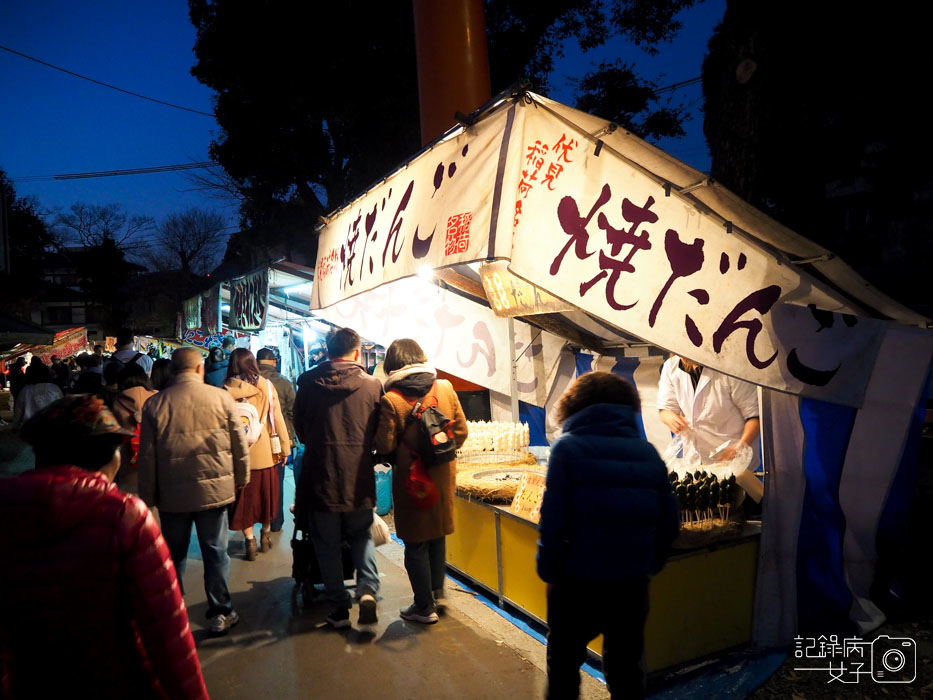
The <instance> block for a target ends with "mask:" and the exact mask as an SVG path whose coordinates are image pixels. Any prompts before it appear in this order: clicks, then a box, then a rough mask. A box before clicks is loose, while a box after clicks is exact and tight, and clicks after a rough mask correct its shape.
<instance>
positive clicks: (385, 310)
mask: <svg viewBox="0 0 933 700" xmlns="http://www.w3.org/2000/svg"><path fill="white" fill-rule="evenodd" d="M316 315H318V316H320V317H321V318H323V319H325V320H327V321H330V322H331V323H333V324H335V325H337V326H349V327H350V328H353V329H355V330H356V331H357V332H358V333H360V335H362V336H364V337H365V338H367V339H368V340H372V341H373V342H376V343H379V344H380V345H383V346H385V347H388V346H389V344H390V343H391V342H392V341H393V340H396V339H398V338H406V337H407V338H412V339H414V340H415V341H417V342H418V344H419V345H420V346H421V347H422V348H423V349H424V351H425V353H427V355H428V358H429V361H430V362H431V364H433V365H434V366H435V367H438V368H439V369H442V370H444V371H445V372H449V373H451V374H453V375H456V376H458V377H461V378H463V379H465V380H467V381H470V382H473V383H474V384H479V385H480V386H484V387H487V388H488V389H491V390H493V391H496V392H499V393H502V394H510V393H511V389H510V371H509V362H510V357H509V330H508V321H507V320H506V319H504V318H499V317H498V316H496V315H495V314H494V313H493V312H492V310H491V309H490V308H488V307H486V306H483V305H482V304H477V303H476V302H473V301H470V300H469V299H465V298H463V297H461V296H459V295H457V294H454V293H452V292H448V291H444V290H442V289H440V288H439V287H437V286H436V285H433V284H429V283H427V282H424V281H422V280H420V279H418V278H417V277H414V278H409V279H404V280H398V281H396V282H393V283H391V284H386V285H383V286H382V287H380V288H379V289H374V290H372V291H369V292H365V293H363V294H359V295H356V296H354V297H352V298H350V299H347V300H345V301H342V302H340V303H339V304H335V305H333V306H329V307H327V308H326V309H322V310H320V311H318V312H316ZM515 343H516V347H515V356H516V358H517V363H516V366H517V387H518V396H519V398H520V399H521V400H522V401H525V402H527V403H531V404H534V405H535V406H544V405H545V403H546V401H547V397H548V393H549V391H550V388H551V386H552V384H553V383H554V381H555V379H556V378H557V366H558V363H559V361H560V351H561V348H562V347H563V346H564V341H563V339H561V338H560V337H558V336H556V335H554V334H552V333H548V332H547V331H542V330H540V329H538V328H534V327H532V326H530V325H529V324H527V323H524V322H522V321H516V322H515Z"/></svg>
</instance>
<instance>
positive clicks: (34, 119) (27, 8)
mask: <svg viewBox="0 0 933 700" xmlns="http://www.w3.org/2000/svg"><path fill="white" fill-rule="evenodd" d="M724 8H725V1H724V0H708V1H707V2H705V3H702V4H701V5H700V6H699V7H698V8H694V9H692V10H690V11H688V12H685V13H683V15H682V17H681V19H682V21H683V23H684V29H683V30H682V32H681V34H680V36H679V37H678V38H677V39H676V40H675V41H674V42H673V43H672V44H670V45H667V46H664V47H662V48H661V51H660V55H658V56H656V57H649V56H647V55H646V54H645V53H644V52H642V51H641V50H638V49H633V48H631V47H628V46H626V45H624V44H623V43H622V42H615V43H614V44H613V45H611V46H606V47H603V48H602V49H600V50H599V51H598V52H590V53H589V54H587V55H585V56H580V55H579V51H578V50H574V49H573V48H569V49H568V51H567V58H566V59H565V60H564V61H563V62H561V63H560V64H558V72H557V74H556V75H554V76H553V78H552V85H553V90H552V91H551V94H550V95H548V96H549V97H552V98H554V99H557V100H560V101H563V102H568V101H570V100H571V99H572V95H573V90H572V87H571V86H569V85H568V82H567V80H566V75H567V74H568V73H579V72H581V71H580V68H581V66H585V65H586V64H587V63H588V62H589V61H590V60H595V61H598V60H613V59H614V58H615V57H617V56H621V57H622V58H623V59H624V60H626V61H635V62H637V65H638V66H639V67H640V68H641V69H642V71H643V73H644V76H645V77H646V78H649V79H651V80H654V81H655V82H656V83H657V84H658V85H660V86H665V85H670V84H673V83H677V82H680V81H683V80H689V79H690V78H694V77H697V76H699V75H700V69H701V62H702V59H703V56H704V54H705V51H706V43H707V40H708V39H709V36H710V34H711V33H712V29H713V27H714V26H715V24H716V23H717V22H718V21H719V19H721V17H722V14H723V12H724ZM194 41H195V31H194V27H193V26H192V25H191V23H190V22H189V20H188V9H187V3H186V2H184V1H183V0H163V1H162V2H158V3H146V2H139V1H137V0H131V1H129V2H127V1H123V2H115V1H103V0H96V1H95V0H90V1H88V2H82V3H76V2H73V1H71V2H69V1H66V0H36V1H35V2H28V3H27V2H7V3H0V45H3V46H6V47H8V48H10V49H14V50H16V51H19V52H21V53H24V54H27V55H29V56H32V57H35V58H37V59H40V60H42V61H45V62H47V63H51V64H54V65H56V66H60V67H62V68H65V69H68V70H70V71H73V72H75V73H80V74H82V75H86V76H88V77H91V78H94V79H96V80H99V81H102V82H105V83H110V84H112V85H116V86H118V87H121V88H124V89H126V90H130V91H132V92H136V93H140V94H143V95H146V96H149V97H152V98H155V99H158V100H163V101H166V102H171V103H174V104H177V105H181V106H184V107H188V108H191V109H194V110H199V111H202V112H208V113H210V112H212V111H213V109H212V104H211V92H210V91H209V90H208V89H207V88H206V87H204V86H202V85H201V84H200V83H198V82H197V81H196V80H195V79H194V78H193V77H191V74H190V72H189V71H190V68H191V66H192V64H193V63H194V54H193V51H192V46H193V45H194ZM674 97H675V99H678V100H683V101H684V102H685V103H687V104H689V105H691V107H690V109H689V112H690V114H691V115H692V119H691V120H690V121H688V122H687V123H686V125H685V126H686V128H687V131H688V135H687V137H685V138H683V139H677V140H665V141H664V142H662V143H661V144H660V146H661V147H662V148H664V149H665V150H667V151H668V152H669V153H671V154H672V155H674V156H675V157H677V158H679V159H681V160H683V161H685V162H687V163H689V164H690V165H692V166H694V167H695V168H698V169H700V170H703V171H708V169H709V154H708V151H707V149H706V144H705V141H704V139H703V133H702V127H703V116H702V111H701V110H702V95H701V90H700V86H699V84H694V85H691V86H688V87H686V88H684V89H681V90H678V91H676V92H675V93H674ZM0 105H2V108H0V135H2V136H0V167H2V168H3V169H4V170H5V171H6V173H7V175H8V176H10V177H11V178H13V180H14V185H15V187H16V190H17V193H18V194H19V195H20V196H24V195H31V194H34V195H37V196H38V198H39V203H40V205H41V207H42V208H52V207H62V208H67V207H69V206H71V205H72V204H74V203H76V202H87V203H95V204H107V203H113V202H116V203H120V204H122V205H123V207H124V209H125V210H126V211H127V212H128V213H130V214H140V215H147V216H152V217H155V218H156V219H157V220H160V219H162V218H163V217H165V216H166V215H168V214H171V213H174V212H179V211H182V210H184V209H185V208H187V207H189V206H193V205H197V206H201V207H204V208H208V209H217V210H221V211H222V212H223V213H224V214H225V215H226V216H227V217H228V219H229V222H230V225H231V229H232V228H233V226H234V225H235V223H236V213H235V210H234V209H233V208H232V207H229V206H228V207H226V208H225V209H224V208H223V206H222V205H221V204H220V203H218V202H217V201H216V200H213V199H209V198H207V197H205V195H204V194H203V193H200V192H197V191H186V190H190V188H191V187H192V186H191V184H190V183H189V182H188V181H187V180H186V179H185V177H184V174H183V173H177V172H176V173H161V174H148V175H134V176H123V177H108V178H95V179H84V180H69V181H59V182H56V181H50V180H49V181H40V182H32V181H24V180H21V179H20V178H23V177H30V176H51V175H54V174H61V173H75V172H91V171H103V170H113V169H127V168H144V167H151V166H161V165H172V164H177V163H190V162H195V161H204V160H207V159H208V153H207V150H208V146H209V144H210V140H211V137H212V134H213V133H215V132H216V131H217V124H216V122H215V121H214V119H213V118H212V117H208V116H203V115H200V114H194V113H191V112H186V111H182V110H179V109H173V108H170V107H166V106H163V105H159V104H155V103H152V102H148V101H145V100H142V99H139V98H136V97H132V96H129V95H126V94H123V93H120V92H117V91H115V90H111V89H108V88H105V87H102V86H99V85H95V84H92V83H90V82H87V81H84V80H80V79H78V78H75V77H73V76H70V75H66V74H64V73H61V72H59V71H56V70H54V69H51V68H48V67H45V66H42V65H39V64H37V63H34V62H32V61H29V60H26V59H24V58H22V57H20V56H16V55H13V54H11V53H8V52H6V51H0Z"/></svg>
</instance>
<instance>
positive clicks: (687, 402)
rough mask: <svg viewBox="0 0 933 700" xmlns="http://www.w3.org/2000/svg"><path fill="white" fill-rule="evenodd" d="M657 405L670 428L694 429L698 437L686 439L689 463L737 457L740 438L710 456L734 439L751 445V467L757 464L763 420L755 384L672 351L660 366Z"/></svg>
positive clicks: (674, 431) (673, 430)
mask: <svg viewBox="0 0 933 700" xmlns="http://www.w3.org/2000/svg"><path fill="white" fill-rule="evenodd" d="M657 406H658V417H659V418H660V419H661V422H662V423H664V425H666V426H667V427H668V428H669V429H670V430H671V432H673V433H680V432H682V431H684V430H686V429H692V432H693V440H684V454H683V457H684V460H685V461H686V462H687V464H699V463H703V464H708V463H710V462H711V461H727V460H730V459H732V458H733V457H734V456H735V449H736V445H735V442H733V444H732V445H730V446H729V448H728V449H727V450H726V451H724V452H723V453H721V454H720V455H718V456H717V457H716V458H715V459H714V460H710V459H709V455H710V453H712V452H713V451H714V450H716V449H717V448H718V447H719V446H720V445H722V444H723V443H724V442H726V441H727V440H732V441H737V442H743V443H745V444H746V445H748V446H749V447H751V448H752V461H751V463H750V464H749V465H748V468H749V469H751V470H755V469H757V468H758V465H759V463H760V458H759V447H758V431H759V430H760V428H761V424H760V421H759V418H758V390H757V389H756V387H755V385H754V384H749V383H748V382H743V381H741V380H739V379H735V378H733V377H729V376H727V375H725V374H721V373H720V372H717V371H716V370H713V369H710V368H709V367H703V366H702V365H698V364H696V363H695V362H691V361H690V360H686V359H683V358H681V357H678V356H677V355H673V356H671V357H670V359H668V360H667V361H666V362H665V363H664V365H663V367H662V368H661V380H660V382H659V383H658V402H657Z"/></svg>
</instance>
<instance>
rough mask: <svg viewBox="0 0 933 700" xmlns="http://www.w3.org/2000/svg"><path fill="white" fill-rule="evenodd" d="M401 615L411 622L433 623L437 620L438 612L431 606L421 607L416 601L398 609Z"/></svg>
mask: <svg viewBox="0 0 933 700" xmlns="http://www.w3.org/2000/svg"><path fill="white" fill-rule="evenodd" d="M398 614H399V617H401V618H402V619H403V620H408V621H409V622H420V623H421V624H423V625H433V624H434V623H435V622H437V613H436V612H434V610H433V609H431V608H419V607H416V606H415V604H414V603H412V604H411V605H409V606H408V607H407V608H403V609H402V610H399V611H398Z"/></svg>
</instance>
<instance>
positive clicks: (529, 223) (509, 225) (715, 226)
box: [311, 93, 927, 405]
mask: <svg viewBox="0 0 933 700" xmlns="http://www.w3.org/2000/svg"><path fill="white" fill-rule="evenodd" d="M494 259H504V260H507V261H508V271H509V272H510V273H511V274H512V275H515V276H517V277H518V278H521V279H524V280H526V281H527V282H531V283H532V284H534V285H536V286H537V287H538V288H539V289H541V290H544V291H546V292H548V293H549V294H551V295H553V296H555V297H557V298H558V299H560V300H563V301H564V302H566V303H568V304H570V305H572V307H575V310H573V311H563V312H559V313H557V314H554V313H551V314H547V315H543V316H540V317H537V316H530V317H528V321H529V322H531V323H534V324H536V325H538V326H540V327H542V328H546V329H547V330H549V331H551V332H556V333H559V334H560V335H561V336H562V337H564V338H567V339H570V340H571V341H573V342H579V343H580V344H584V345H587V344H589V345H588V346H589V347H593V348H594V349H596V350H598V351H603V350H605V349H607V348H613V347H618V346H619V345H625V344H631V343H632V342H636V343H637V342H641V343H649V344H651V345H654V346H656V347H659V348H663V349H665V350H668V351H671V352H677V353H679V354H682V355H684V356H686V357H689V358H691V359H693V360H696V361H698V362H701V363H702V364H704V365H707V366H711V367H713V368H715V369H719V370H720V371H723V372H725V373H727V374H731V375H733V376H737V377H740V378H743V379H746V380H748V381H752V382H754V383H757V384H761V385H763V386H768V387H772V388H775V389H778V390H781V391H789V392H791V393H798V394H803V395H808V396H814V397H817V398H823V399H826V400H831V401H835V402H838V403H845V404H849V405H858V404H859V402H860V401H861V397H862V394H863V391H864V386H865V381H866V378H867V376H868V374H869V373H868V372H867V371H866V370H867V368H869V367H870V366H871V365H872V364H873V362H874V358H875V356H876V353H877V349H878V347H879V344H880V342H881V337H882V336H883V335H884V332H885V323H886V322H889V321H896V322H899V323H905V324H911V325H926V324H927V319H926V318H924V317H923V316H921V315H919V314H917V313H915V312H913V311H912V310H910V309H908V308H907V307H905V306H903V305H901V304H899V303H897V302H896V301H894V300H892V299H890V298H888V297H886V296H885V295H883V294H882V293H880V292H878V291H877V290H875V289H873V288H871V287H870V285H868V284H867V283H866V282H865V281H864V280H862V279H861V278H860V277H859V276H858V275H857V274H856V273H855V272H854V271H853V270H852V269H851V268H849V267H848V266H847V265H846V264H845V263H844V262H842V261H841V260H840V259H839V258H837V257H835V256H834V255H833V254H832V253H830V252H829V251H828V250H826V249H824V248H822V247H821V246H818V245H816V244H815V243H813V242H811V241H808V240H807V239H805V238H803V237H802V236H799V235H797V234H795V233H794V232H792V231H790V230H788V229H787V228H786V227H784V226H782V225H780V224H779V223H777V222H776V221H774V220H773V219H771V218H769V217H768V216H766V215H765V214H763V213H761V212H759V211H757V210H756V209H755V208H754V207H751V206H750V205H748V204H747V203H745V202H743V201H742V200H740V199H739V198H737V197H736V196H734V195H733V194H732V193H730V192H728V191H727V190H726V189H724V188H722V187H721V186H719V185H718V184H716V183H713V182H711V181H710V180H709V178H708V177H707V176H706V175H705V174H703V173H701V172H699V171H697V170H695V169H693V168H690V167H689V166H687V165H685V164H683V163H680V162H679V161H677V160H676V159H674V158H672V157H671V156H669V155H667V154H666V153H664V152H663V151H661V150H660V149H658V148H656V147H654V146H652V145H650V144H648V143H646V142H644V141H642V140H641V139H639V138H637V137H635V136H634V135H632V134H630V133H628V132H626V131H625V130H623V129H620V128H617V127H616V126H615V125H614V124H611V123H609V122H607V121H605V120H603V119H600V118H598V117H594V116H592V115H588V114H585V113H583V112H579V111H577V110H574V109H572V108H570V107H567V106H565V105H561V104H559V103H557V102H554V101H552V100H548V99H547V98H544V97H541V96H539V95H535V94H533V93H521V94H516V95H512V96H508V97H503V98H500V99H498V100H495V101H493V103H491V104H490V105H489V106H488V107H487V108H484V109H483V110H480V111H479V112H478V113H477V115H476V120H475V122H474V123H473V124H471V125H470V126H468V127H457V128H455V129H453V130H451V131H450V132H448V133H447V134H445V135H444V136H443V137H442V138H441V139H439V140H438V141H437V142H435V143H434V144H432V145H431V146H430V147H428V148H426V149H425V150H423V151H422V152H420V153H419V154H418V155H416V156H415V157H414V158H413V159H412V160H410V161H409V162H407V163H406V164H405V165H403V166H402V167H401V168H400V169H398V170H397V171H395V172H393V173H392V174H390V175H389V176H387V177H386V179H385V180H384V181H382V182H381V183H379V184H377V185H376V186H374V187H373V188H371V189H370V190H368V191H367V192H365V193H364V194H363V195H362V196H361V197H359V198H358V199H356V200H354V201H353V202H351V203H350V204H349V205H347V206H346V207H344V208H342V209H340V210H338V211H336V212H335V213H334V214H333V215H331V216H330V217H328V219H327V221H326V223H325V225H324V226H323V227H322V229H321V232H320V240H319V244H318V260H317V265H316V268H315V285H314V288H313V290H312V297H311V308H312V309H327V308H328V307H332V306H334V305H337V307H345V308H346V307H347V304H348V303H351V302H343V303H340V302H342V300H350V299H351V298H354V297H355V299H354V300H353V302H352V303H351V306H352V305H353V304H355V305H356V306H357V307H359V306H360V305H364V306H372V305H374V304H377V303H378V304H385V303H386V300H385V298H383V299H382V300H381V301H376V300H365V299H366V297H364V296H363V295H364V294H366V295H369V294H371V293H372V290H375V289H376V288H377V287H380V286H382V285H385V284H388V283H393V282H394V281H396V280H401V279H403V278H406V277H411V276H414V275H415V274H416V273H418V272H419V270H421V269H422V268H424V267H429V268H432V269H434V270H440V271H441V272H439V273H438V276H439V277H440V278H441V279H442V280H444V281H445V282H446V283H448V284H451V285H452V286H455V287H457V288H458V289H460V290H462V291H465V292H466V293H467V294H469V295H471V296H472V297H474V298H476V299H482V298H483V297H484V296H485V295H484V294H482V293H481V292H479V291H477V286H476V285H475V281H476V280H475V274H473V273H471V272H470V271H469V270H468V269H467V268H466V267H465V266H467V265H468V264H470V263H477V262H482V261H484V260H494ZM383 296H384V295H383ZM396 301H397V300H392V302H391V304H390V305H389V306H386V307H385V308H386V309H391V308H394V307H393V305H397V304H396ZM445 309H446V307H445V306H443V304H442V305H441V306H439V307H437V308H436V309H435V310H434V314H435V316H437V315H438V314H440V316H441V317H443V315H444V313H446V312H445ZM329 312H330V313H331V314H333V310H332V309H331V310H329ZM322 315H327V314H323V313H322ZM338 315H339V314H338ZM344 315H346V314H344ZM418 321H419V322H420V323H422V324H427V325H430V324H431V323H434V322H435V321H432V320H430V319H427V320H426V319H419V320H418ZM358 330H360V331H361V332H364V333H365V332H366V329H364V328H359V329H358ZM397 334H398V332H397V331H396V335H397ZM458 342H463V341H462V339H461V340H459V341H458ZM594 346H596V347H594ZM439 366H440V365H439ZM442 368H443V369H447V370H448V371H453V372H456V370H457V368H456V367H449V368H448V367H442ZM471 381H475V380H473V379H471ZM480 383H481V382H480Z"/></svg>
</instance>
